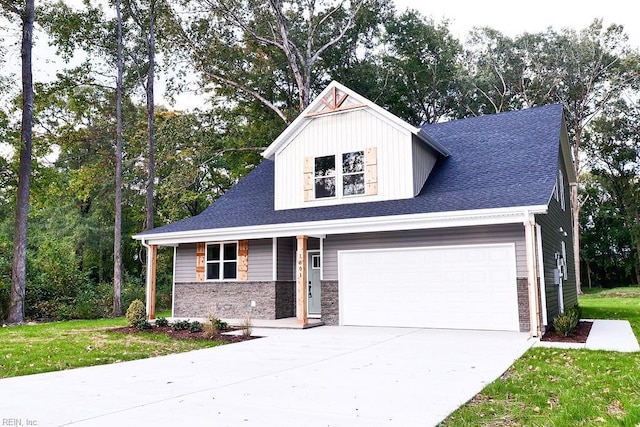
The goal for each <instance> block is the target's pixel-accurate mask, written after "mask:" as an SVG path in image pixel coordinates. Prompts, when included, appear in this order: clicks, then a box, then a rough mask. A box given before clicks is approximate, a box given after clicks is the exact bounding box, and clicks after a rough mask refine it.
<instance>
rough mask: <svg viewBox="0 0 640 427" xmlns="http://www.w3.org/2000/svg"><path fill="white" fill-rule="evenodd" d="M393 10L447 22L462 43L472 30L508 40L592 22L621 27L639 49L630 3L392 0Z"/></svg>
mask: <svg viewBox="0 0 640 427" xmlns="http://www.w3.org/2000/svg"><path fill="white" fill-rule="evenodd" d="M395 4H396V8H397V10H398V11H402V10H404V9H406V8H407V7H411V8H413V9H416V10H418V11H419V12H421V13H422V14H423V15H426V16H430V17H432V18H434V19H435V21H436V22H439V21H441V20H442V19H444V18H446V19H448V20H449V22H450V26H449V28H450V30H451V32H452V33H453V34H454V35H455V36H456V37H457V38H458V39H460V40H461V41H464V40H465V39H466V37H467V34H468V33H469V30H471V29H472V28H473V27H474V26H476V27H482V26H489V27H492V28H494V29H496V30H500V31H501V32H503V33H505V34H506V35H508V36H515V35H517V34H521V33H523V32H525V31H526V32H538V31H544V30H546V29H547V28H548V27H553V28H554V29H557V30H560V29H562V28H574V29H576V30H580V29H583V28H586V27H587V26H588V25H589V24H590V23H591V22H593V20H594V19H596V18H598V19H602V20H603V22H604V24H605V25H608V24H612V23H614V24H620V25H623V26H624V28H625V31H626V32H627V34H629V41H630V43H631V44H632V45H635V46H640V23H639V20H638V17H639V16H640V13H639V12H640V5H638V4H637V3H635V1H633V0H598V1H594V0H584V1H580V0H533V1H531V0H529V1H513V0H511V1H504V0H439V1H432V0H395Z"/></svg>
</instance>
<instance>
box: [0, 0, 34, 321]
mask: <svg viewBox="0 0 640 427" xmlns="http://www.w3.org/2000/svg"><path fill="white" fill-rule="evenodd" d="M0 6H2V8H3V9H4V10H5V11H7V12H9V13H12V14H14V15H16V16H19V17H20V20H21V22H22V44H21V58H22V122H21V130H20V167H19V170H18V196H17V202H16V220H15V228H14V238H13V264H12V269H11V284H12V285H11V297H10V302H9V316H8V321H9V323H21V322H23V321H24V297H25V289H26V281H27V224H28V217H29V188H30V180H31V154H32V150H33V147H32V129H33V71H32V66H31V62H32V47H33V22H34V19H35V5H34V0H25V3H24V7H23V8H19V7H18V6H17V4H16V2H14V1H11V0H1V1H0Z"/></svg>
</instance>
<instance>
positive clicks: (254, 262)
mask: <svg viewBox="0 0 640 427" xmlns="http://www.w3.org/2000/svg"><path fill="white" fill-rule="evenodd" d="M271 280H273V240H272V239H259V240H249V281H254V282H259V281H271Z"/></svg>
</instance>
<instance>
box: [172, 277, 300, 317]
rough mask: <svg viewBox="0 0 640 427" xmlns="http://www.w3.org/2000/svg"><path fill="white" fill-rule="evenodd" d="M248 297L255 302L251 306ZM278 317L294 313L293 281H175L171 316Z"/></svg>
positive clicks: (290, 315) (289, 315)
mask: <svg viewBox="0 0 640 427" xmlns="http://www.w3.org/2000/svg"><path fill="white" fill-rule="evenodd" d="M251 301H255V302H256V306H255V307H251ZM212 314H213V315H215V316H216V317H219V318H226V319H242V318H244V317H246V316H250V317H251V318H253V319H280V318H283V317H292V316H294V315H295V282H292V281H277V282H249V281H247V282H244V281H243V282H197V283H176V284H175V295H174V312H173V316H174V317H191V318H196V317H208V316H209V315H212Z"/></svg>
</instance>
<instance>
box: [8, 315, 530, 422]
mask: <svg viewBox="0 0 640 427" xmlns="http://www.w3.org/2000/svg"><path fill="white" fill-rule="evenodd" d="M254 335H263V336H266V337H265V338H262V339H256V340H252V341H248V342H243V343H238V344H231V345H226V346H223V347H218V348H212V349H206V350H198V351H193V352H189V353H183V354H176V355H171V356H164V357H158V358H153V359H146V360H137V361H133V362H126V363H119V364H114V365H106V366H98V367H91V368H82V369H75V370H69V371H62V372H54V373H48V374H40V375H32V376H26V377H19V378H8V379H4V380H0V396H1V398H0V420H2V421H1V422H0V424H1V425H9V424H7V422H6V420H15V421H16V422H20V423H21V424H16V423H14V424H13V425H23V426H26V425H34V426H35V425H37V426H39V427H42V426H50V425H65V424H73V425H80V426H126V425H130V426H133V425H135V426H147V425H153V426H204V425H207V426H212V425H213V426H245V425H246V426H278V427H280V426H296V427H299V426H354V425H361V426H378V425H396V426H414V425H416V426H417V425H419V426H430V425H435V424H437V423H438V422H439V421H441V420H442V419H443V418H445V417H446V416H447V415H448V414H449V413H451V412H452V411H453V410H455V409H456V408H457V407H458V406H459V405H461V404H462V403H464V402H466V401H467V400H469V399H470V398H471V397H472V396H473V395H474V394H475V393H477V392H478V391H480V390H481V389H482V388H483V387H484V386H485V385H486V384H487V383H489V382H491V381H493V380H494V379H496V378H497V377H498V376H500V375H501V374H502V373H503V372H504V371H505V370H506V369H507V368H508V367H509V366H510V365H511V363H512V362H513V361H514V360H515V359H517V358H518V357H520V356H521V355H522V354H523V353H524V352H525V351H526V349H527V348H529V347H530V346H531V345H532V344H533V340H529V339H528V335H527V334H521V333H511V332H483V331H452V330H432V329H412V328H363V327H330V326H324V327H319V328H313V329H307V330H264V329H263V330H255V331H254ZM30 423H31V424H30Z"/></svg>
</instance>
